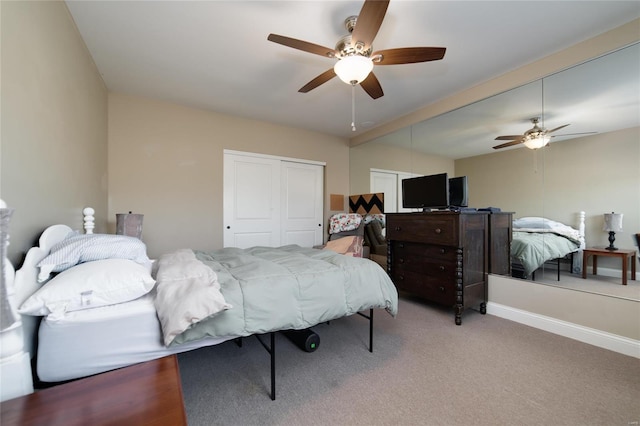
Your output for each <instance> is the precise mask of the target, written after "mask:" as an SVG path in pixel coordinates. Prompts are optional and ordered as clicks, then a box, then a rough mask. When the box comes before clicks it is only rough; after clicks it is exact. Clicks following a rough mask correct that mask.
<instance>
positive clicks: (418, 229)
mask: <svg viewBox="0 0 640 426" xmlns="http://www.w3.org/2000/svg"><path fill="white" fill-rule="evenodd" d="M428 219H429V220H426V216H425V215H422V214H419V213H416V214H406V215H393V214H391V215H387V239H390V240H401V241H413V242H421V243H428V244H439V245H445V246H457V245H458V241H459V235H458V227H459V220H458V219H459V218H458V216H457V215H445V214H443V215H437V216H430V217H429V218H428Z"/></svg>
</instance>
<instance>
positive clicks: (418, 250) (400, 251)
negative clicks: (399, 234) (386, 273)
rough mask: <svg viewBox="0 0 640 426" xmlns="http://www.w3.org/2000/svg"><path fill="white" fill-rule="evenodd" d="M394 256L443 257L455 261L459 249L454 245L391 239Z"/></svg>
mask: <svg viewBox="0 0 640 426" xmlns="http://www.w3.org/2000/svg"><path fill="white" fill-rule="evenodd" d="M391 251H392V252H393V256H394V258H406V257H409V256H411V257H415V258H419V259H441V260H445V261H450V262H455V261H456V260H457V257H458V255H457V253H458V250H457V248H456V247H452V246H437V245H430V244H419V243H412V242H406V241H391Z"/></svg>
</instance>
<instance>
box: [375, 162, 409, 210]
mask: <svg viewBox="0 0 640 426" xmlns="http://www.w3.org/2000/svg"><path fill="white" fill-rule="evenodd" d="M413 176H414V175H412V174H411V173H405V172H395V171H391V170H374V169H371V170H370V171H369V188H370V191H371V193H376V192H384V212H385V213H397V212H410V211H412V210H411V209H405V208H403V207H402V179H407V178H410V177H413Z"/></svg>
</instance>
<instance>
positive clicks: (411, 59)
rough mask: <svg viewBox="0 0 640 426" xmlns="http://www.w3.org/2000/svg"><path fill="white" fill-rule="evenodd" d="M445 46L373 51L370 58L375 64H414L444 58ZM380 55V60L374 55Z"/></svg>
mask: <svg viewBox="0 0 640 426" xmlns="http://www.w3.org/2000/svg"><path fill="white" fill-rule="evenodd" d="M446 50H447V48H446V47H401V48H399V49H386V50H379V51H377V52H373V53H372V54H371V58H372V59H373V63H374V64H376V65H399V64H415V63H417V62H427V61H438V60H440V59H442V58H444V54H445V52H446ZM378 55H379V56H380V61H378V60H377V59H376V56H378Z"/></svg>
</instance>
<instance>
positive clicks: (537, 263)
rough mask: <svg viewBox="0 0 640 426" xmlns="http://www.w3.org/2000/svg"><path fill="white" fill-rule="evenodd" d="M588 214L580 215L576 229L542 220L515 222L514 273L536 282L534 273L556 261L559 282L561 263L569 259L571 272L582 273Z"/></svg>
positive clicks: (528, 218)
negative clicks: (582, 253)
mask: <svg viewBox="0 0 640 426" xmlns="http://www.w3.org/2000/svg"><path fill="white" fill-rule="evenodd" d="M584 218H585V213H584V212H580V213H579V214H578V226H577V229H576V228H573V227H571V226H569V225H565V224H563V223H560V222H556V221H553V220H550V219H547V218H543V217H522V218H519V219H515V220H514V221H513V238H512V241H511V259H512V266H513V270H514V272H515V271H519V272H521V274H522V278H529V277H531V278H532V279H535V271H536V270H537V269H539V268H540V267H542V266H543V265H544V264H545V263H546V262H549V261H555V263H556V266H557V268H558V270H557V279H558V281H559V280H560V261H561V259H566V258H569V259H570V260H571V271H572V272H573V273H580V272H581V268H582V265H581V263H582V256H581V255H578V256H574V254H579V252H580V251H581V250H583V249H584V248H585V238H584V227H585V225H584Z"/></svg>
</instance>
